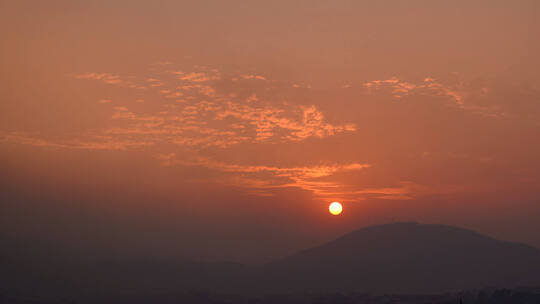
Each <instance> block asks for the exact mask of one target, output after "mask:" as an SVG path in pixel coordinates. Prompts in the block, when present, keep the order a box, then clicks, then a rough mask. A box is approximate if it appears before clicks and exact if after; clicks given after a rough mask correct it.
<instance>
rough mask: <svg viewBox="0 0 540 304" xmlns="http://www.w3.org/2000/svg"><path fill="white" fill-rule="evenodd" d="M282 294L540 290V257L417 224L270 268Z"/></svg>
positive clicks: (373, 230)
mask: <svg viewBox="0 0 540 304" xmlns="http://www.w3.org/2000/svg"><path fill="white" fill-rule="evenodd" d="M265 273H267V274H268V276H269V278H270V279H271V280H272V281H275V282H280V283H279V284H278V285H279V286H278V285H274V286H277V288H278V289H289V290H293V289H296V290H298V289H301V290H318V291H321V290H326V291H336V290H341V291H351V290H357V291H368V292H398V293H431V292H446V291H452V290H463V289H472V288H483V287H497V286H500V287H512V286H523V285H539V284H540V251H539V250H537V249H535V248H533V247H530V246H527V245H523V244H518V243H511V242H504V241H499V240H495V239H493V238H490V237H486V236H483V235H480V234H478V233H475V232H473V231H470V230H466V229H461V228H456V227H451V226H444V225H423V224H418V223H393V224H387V225H379V226H372V227H367V228H364V229H360V230H357V231H354V232H351V233H348V234H346V235H344V236H342V237H340V238H338V239H336V240H334V241H332V242H329V243H326V244H324V245H321V246H319V247H315V248H310V249H307V250H303V251H301V252H298V253H296V254H294V255H292V256H290V257H288V258H285V259H283V260H280V261H276V262H273V263H270V264H268V265H266V266H265Z"/></svg>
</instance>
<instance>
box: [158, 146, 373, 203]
mask: <svg viewBox="0 0 540 304" xmlns="http://www.w3.org/2000/svg"><path fill="white" fill-rule="evenodd" d="M157 158H158V160H159V161H160V163H161V164H162V165H164V166H174V165H182V166H200V167H205V168H209V169H213V170H216V171H220V172H223V173H227V174H229V175H231V176H230V177H227V178H220V180H228V181H229V183H230V184H232V185H236V186H241V187H244V188H246V189H247V190H248V192H249V193H250V194H255V195H264V196H270V195H273V193H274V192H275V190H279V189H284V188H298V189H302V190H306V191H309V192H311V193H313V194H314V195H315V197H317V198H319V199H322V200H328V199H343V198H345V197H347V198H349V201H350V200H353V198H351V197H349V193H350V191H348V190H347V189H346V188H347V187H346V186H345V185H344V184H343V183H341V182H338V181H328V180H323V178H329V177H332V176H333V175H335V174H337V173H343V172H349V171H357V170H362V169H366V168H370V167H371V165H369V164H361V163H349V164H330V165H315V166H298V167H277V166H265V165H237V164H229V163H226V162H219V161H213V160H210V159H208V158H203V157H197V158H195V159H193V160H185V159H178V158H177V157H176V154H175V153H167V154H160V155H158V157H157ZM356 199H358V198H354V200H356Z"/></svg>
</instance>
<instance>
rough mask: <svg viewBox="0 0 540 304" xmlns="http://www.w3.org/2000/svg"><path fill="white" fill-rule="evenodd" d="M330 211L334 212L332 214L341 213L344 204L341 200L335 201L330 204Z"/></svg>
mask: <svg viewBox="0 0 540 304" xmlns="http://www.w3.org/2000/svg"><path fill="white" fill-rule="evenodd" d="M328 211H330V213H332V215H339V214H340V213H341V211H343V206H341V204H340V203H339V202H333V203H331V204H330V206H328Z"/></svg>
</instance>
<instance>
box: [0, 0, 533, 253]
mask: <svg viewBox="0 0 540 304" xmlns="http://www.w3.org/2000/svg"><path fill="white" fill-rule="evenodd" d="M538 20H540V5H539V4H538V3H537V1H534V0H530V1H495V0H490V1H448V2H443V1H397V0H396V1H344V0H340V1H331V2H329V1H270V2H269V3H262V2H260V1H141V0H137V1H127V0H126V1H122V0H115V1H72V0H70V1H68V0H53V1H47V2H46V3H45V2H43V3H41V2H30V1H3V2H2V3H1V4H0V32H1V34H2V37H3V47H2V48H1V50H0V63H1V66H2V69H1V71H0V81H1V82H2V86H1V87H0V100H1V103H0V107H1V108H0V110H1V111H0V168H1V170H2V172H3V173H2V176H1V178H0V182H1V184H0V185H1V187H0V195H1V198H2V199H1V201H2V204H1V212H0V213H1V215H0V217H1V221H0V222H1V224H0V225H1V227H2V231H4V232H5V233H6V234H8V235H17V236H21V237H32V238H46V239H54V240H60V241H62V242H63V243H65V244H66V246H68V245H70V246H75V247H78V248H80V249H81V250H82V251H85V252H86V253H89V254H92V255H98V256H99V255H111V254H112V255H119V256H123V255H132V256H160V257H181V258H191V259H194V258H197V259H231V260H235V261H242V262H249V263H251V262H261V261H267V260H270V259H272V258H275V257H278V256H282V255H285V254H288V253H290V252H292V251H294V250H297V249H299V248H304V247H306V246H312V245H314V244H318V243H320V242H323V241H326V240H329V239H331V238H333V237H336V236H338V235H339V234H341V233H345V232H348V231H350V230H353V229H356V228H359V227H362V226H366V225H371V224H378V223H387V222H389V221H393V220H396V221H421V222H429V223H446V224H452V225H459V226H465V227H468V228H472V229H476V230H478V231H480V232H483V233H487V234H490V235H493V236H496V237H500V238H504V239H509V240H516V241H525V242H528V243H530V244H533V245H535V246H540V235H539V234H538V232H537V231H538V229H540V224H539V223H540V220H539V219H540V173H539V172H540V158H539V155H540V140H539V138H540V136H539V135H540V119H539V117H540V73H539V70H540V69H539V68H540V61H539V55H538V54H539V53H540V47H539V45H540V39H538V37H540V22H539V21H538ZM335 200H337V201H341V202H343V203H344V212H343V214H342V215H341V216H339V217H331V216H330V215H329V214H328V209H327V204H328V203H329V202H331V201H335Z"/></svg>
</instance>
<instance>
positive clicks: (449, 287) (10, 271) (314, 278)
mask: <svg viewBox="0 0 540 304" xmlns="http://www.w3.org/2000/svg"><path fill="white" fill-rule="evenodd" d="M3 242H4V240H3ZM7 243H9V245H10V247H9V248H8V247H5V248H6V250H4V251H2V255H1V257H2V261H0V266H1V267H2V270H3V271H2V272H1V273H0V284H1V285H2V289H1V290H0V296H1V295H2V294H3V295H4V296H9V297H11V298H13V297H15V298H17V297H22V298H24V299H26V298H30V299H34V298H38V299H42V298H44V299H54V298H75V299H76V298H80V297H84V298H85V299H95V300H99V299H109V298H112V299H114V298H118V297H120V298H121V297H126V296H127V297H133V296H134V297H139V296H144V297H150V298H152V297H153V296H155V295H164V294H174V293H181V292H186V291H190V290H206V291H212V292H226V293H234V294H257V293H259V294H260V293H266V294H270V293H295V292H318V293H321V292H323V293H325V292H326V293H332V292H340V291H343V292H350V291H356V292H372V293H404V294H413V293H437V292H448V291H458V290H465V289H477V288H485V287H494V288H495V287H505V288H506V287H515V286H540V251H539V250H537V249H535V248H533V247H530V246H527V245H523V244H517V243H510V242H503V241H499V240H495V239H492V238H489V237H485V236H482V235H480V234H477V233H475V232H473V231H470V230H465V229H460V228H455V227H450V226H443V225H423V224H416V223H395V224H388V225H380V226H373V227H368V228H363V229H360V230H357V231H354V232H351V233H349V234H346V235H344V236H342V237H341V238H338V239H336V240H334V241H332V242H329V243H326V244H324V245H321V246H318V247H315V248H311V249H307V250H303V251H301V252H298V253H296V254H294V255H292V256H289V257H287V258H284V259H282V260H279V261H275V262H273V263H269V264H267V265H264V266H259V267H248V266H244V265H240V264H236V263H227V262H220V263H202V262H189V261H160V260H139V261H133V260H131V261H129V260H118V259H116V260H111V261H101V262H96V261H89V260H86V261H85V260H81V259H79V260H77V259H76V258H67V256H66V255H64V256H62V255H60V252H58V251H55V248H54V245H50V244H49V245H44V244H29V245H21V244H22V243H21V242H11V243H10V242H7ZM4 244H6V242H4ZM51 252H56V253H55V254H50V253H51ZM53 257H54V258H53Z"/></svg>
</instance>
